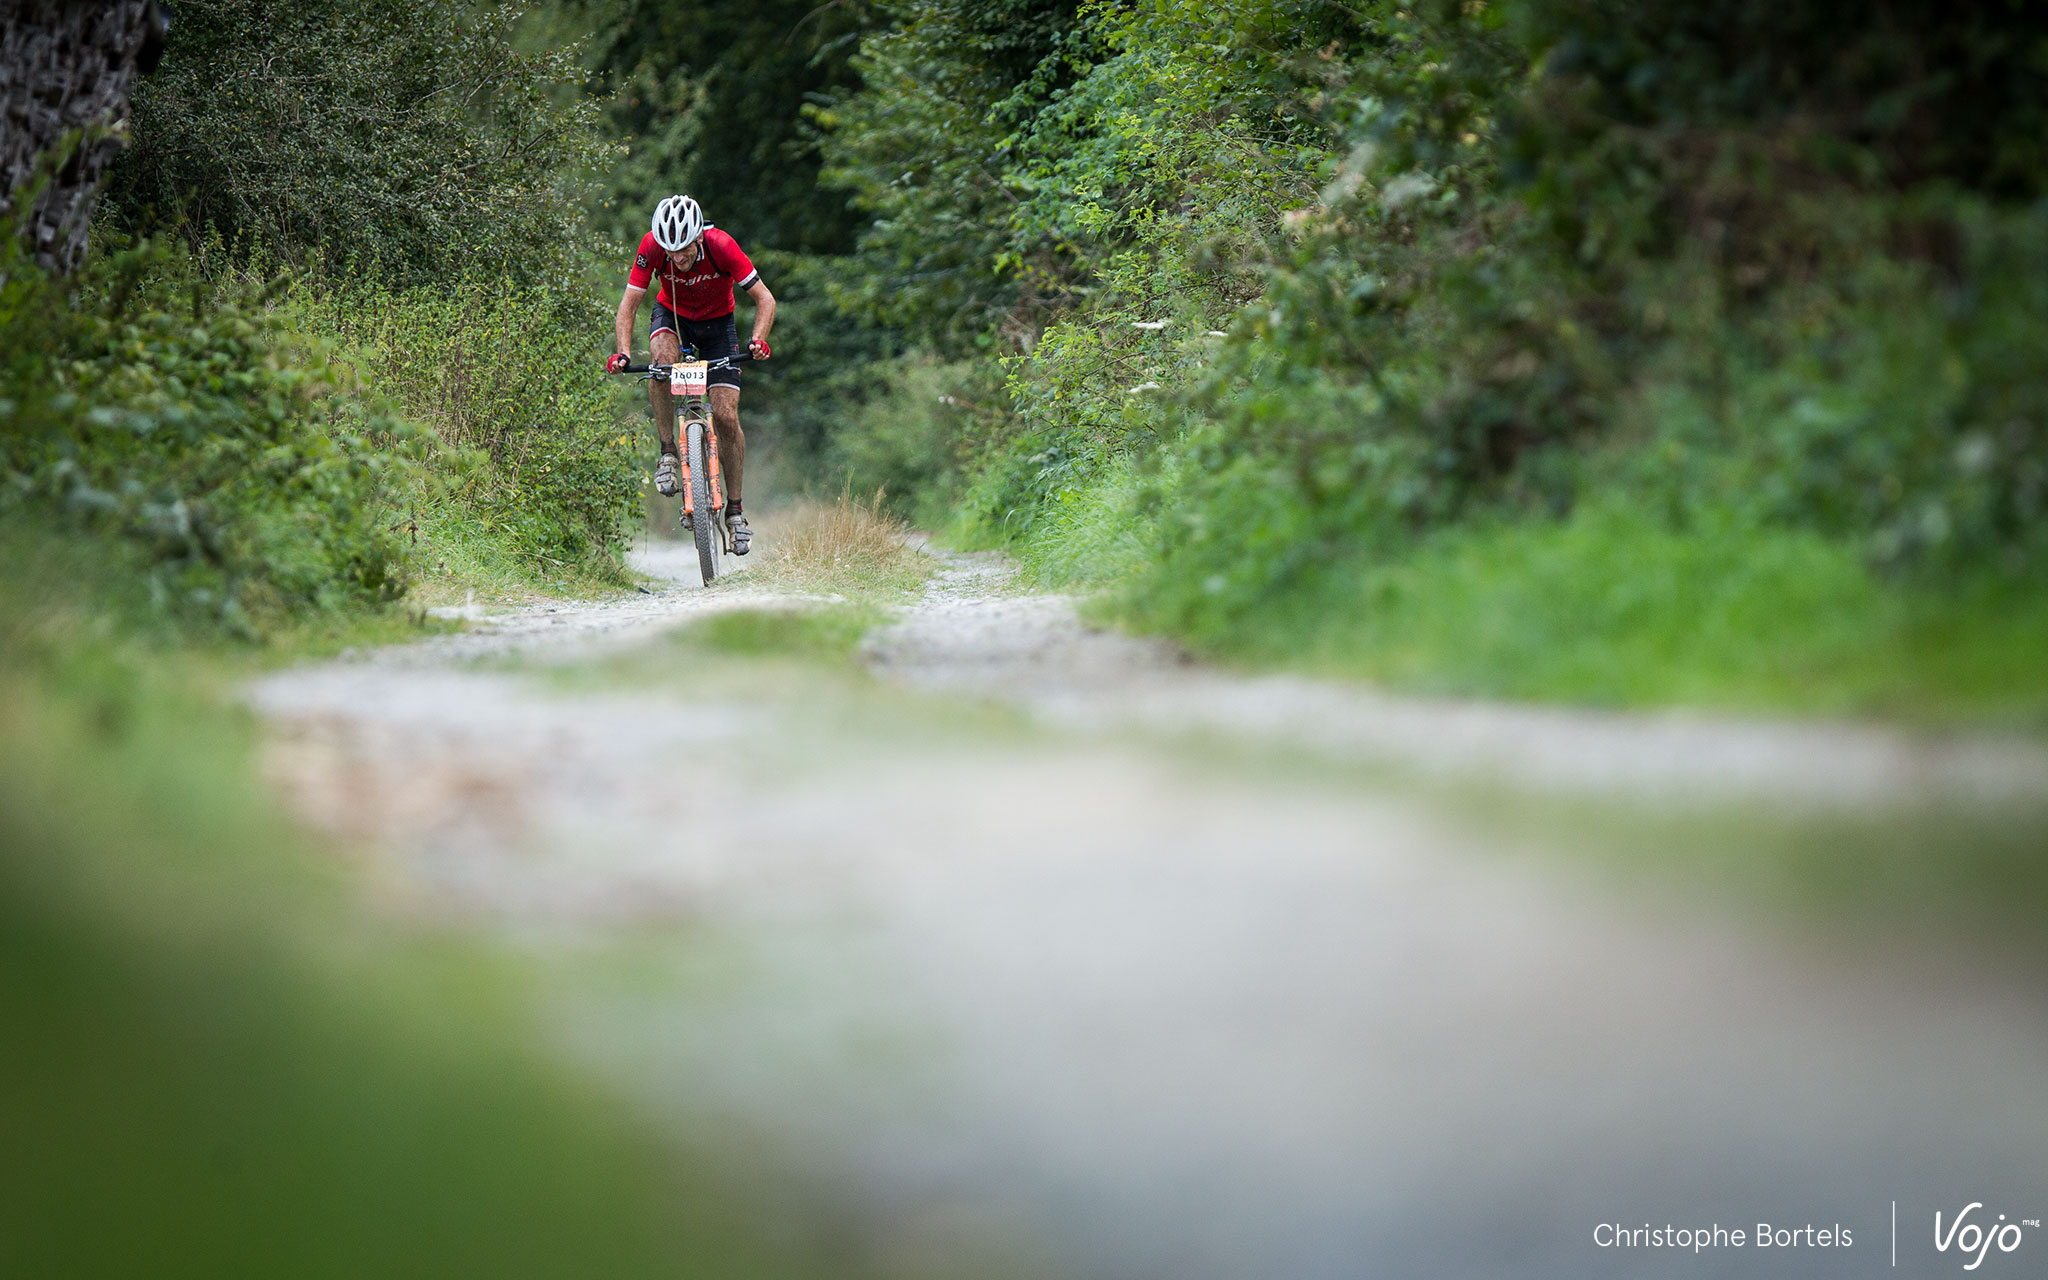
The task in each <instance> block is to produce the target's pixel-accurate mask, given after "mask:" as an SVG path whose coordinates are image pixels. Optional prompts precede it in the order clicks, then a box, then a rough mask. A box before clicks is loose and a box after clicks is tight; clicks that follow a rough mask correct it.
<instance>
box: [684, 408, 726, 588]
mask: <svg viewBox="0 0 2048 1280" xmlns="http://www.w3.org/2000/svg"><path fill="white" fill-rule="evenodd" d="M686 430H687V437H686V440H685V443H684V448H685V449H687V450H688V452H686V453H685V454H684V455H683V456H684V458H685V459H686V460H687V461H688V462H689V464H690V512H691V517H692V518H691V520H690V530H691V532H692V533H694V534H695V535H696V537H697V567H698V568H699V569H701V570H702V571H703V573H704V585H705V586H707V587H708V586H710V585H711V581H712V579H714V578H716V577H717V576H718V556H719V552H720V550H721V548H720V547H719V545H718V513H717V512H716V511H714V510H712V507H711V458H710V448H709V439H708V437H709V435H710V433H709V432H708V431H706V430H705V428H704V424H703V423H702V422H692V423H689V424H687V428H686Z"/></svg>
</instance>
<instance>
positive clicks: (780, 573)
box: [766, 489, 930, 592]
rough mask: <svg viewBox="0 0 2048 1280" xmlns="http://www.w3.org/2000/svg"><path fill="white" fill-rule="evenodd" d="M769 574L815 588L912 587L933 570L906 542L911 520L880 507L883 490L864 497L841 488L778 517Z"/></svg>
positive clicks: (792, 508) (890, 588)
mask: <svg viewBox="0 0 2048 1280" xmlns="http://www.w3.org/2000/svg"><path fill="white" fill-rule="evenodd" d="M775 523H776V529H775V533H776V537H775V554H774V558H773V559H771V560H770V561H769V562H768V564H767V566H766V569H767V572H768V575H769V576H770V577H773V578H776V579H778V580H781V581H783V582H786V583H789V584H790V585H793V586H795V585H801V586H805V587H809V588H811V589H813V590H821V589H829V590H846V589H848V588H852V589H855V590H860V589H867V590H876V589H881V590H890V591H905V592H907V591H911V590H914V589H915V588H916V587H917V585H918V584H919V583H921V582H922V581H924V578H925V575H926V574H927V573H928V572H929V571H930V570H929V564H928V561H927V560H926V559H925V557H924V556H923V555H921V554H919V553H918V552H917V551H916V550H914V549H913V548H911V547H910V546H908V545H906V544H905V542H904V539H905V537H906V536H907V535H908V534H909V533H910V526H908V525H906V524H904V523H903V521H901V520H899V519H897V518H896V517H895V516H893V515H891V514H889V513H888V512H886V511H884V510H882V492H881V490H879V489H878V490H876V491H875V496H874V497H873V498H872V499H870V500H868V501H866V502H863V501H861V500H860V499H858V498H855V497H854V496H853V495H852V493H851V492H850V491H845V490H842V491H841V492H840V494H839V498H838V500H837V501H835V502H829V503H828V502H815V501H811V500H808V499H806V500H804V501H801V502H798V503H796V504H794V505H793V506H791V507H789V508H788V509H787V512H786V514H784V515H782V517H781V518H780V519H778V520H777V521H776V522H775Z"/></svg>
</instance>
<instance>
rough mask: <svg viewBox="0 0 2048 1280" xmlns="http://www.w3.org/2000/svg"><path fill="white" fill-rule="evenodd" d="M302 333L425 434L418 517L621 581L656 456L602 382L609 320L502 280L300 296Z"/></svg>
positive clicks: (570, 295)
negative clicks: (428, 442)
mask: <svg viewBox="0 0 2048 1280" xmlns="http://www.w3.org/2000/svg"><path fill="white" fill-rule="evenodd" d="M292 314H293V315H294V316H295V317H297V319H298V321H299V323H301V324H302V325H303V326H304V327H305V328H308V329H310V330H312V331H315V332H320V333H326V334H331V335H333V336H334V337H335V338H337V339H338V340H339V341H340V342H341V343H343V344H344V349H345V351H346V352H347V353H348V360H349V361H350V362H352V363H353V364H354V372H355V377H356V379H357V381H358V382H359V383H360V384H362V385H365V386H369V387H374V388H376V389H377V390H378V391H379V392H381V393H383V394H385V395H388V396H390V397H392V398H393V399H394V400H396V402H397V403H398V404H399V405H400V406H402V408H403V410H404V412H405V414H406V415H407V417H408V418H410V419H411V420H413V421H416V422H419V423H422V424H424V425H426V426H428V427H430V428H432V436H431V439H432V442H433V444H432V449H431V452H430V454H429V456H428V461H429V464H430V465H429V473H428V475H427V476H426V477H425V478H424V480H423V482H422V484H421V485H420V486H419V487H418V488H417V489H416V490H415V494H414V500H413V509H412V515H413V519H414V520H415V521H416V522H417V523H418V524H420V525H423V526H426V527H427V528H428V530H429V533H430V535H431V534H432V533H433V532H434V530H435V529H436V528H437V527H445V526H448V525H457V526H465V527H468V528H471V529H473V530H474V531H475V532H476V533H478V534H481V535H483V536H484V537H485V538H486V539H487V540H488V541H489V542H491V543H493V544H495V545H497V546H498V547H500V548H502V549H503V550H504V551H507V552H509V553H511V554H512V555H514V556H516V557H521V558H524V559H526V560H529V561H532V562H536V563H537V564H543V565H549V566H553V567H554V568H555V569H557V570H560V569H562V568H567V567H578V568H580V569H582V570H583V571H584V572H596V573H598V574H600V575H601V576H610V577H613V578H614V579H616V578H617V577H618V575H619V573H620V572H621V565H622V560H623V555H624V551H625V548H626V545H627V542H628V528H629V524H630V522H631V521H633V520H634V519H635V518H636V517H637V515H638V513H639V502H640V485H641V473H642V467H643V464H644V460H645V458H646V456H647V455H648V453H650V452H651V449H652V446H651V444H649V443H647V442H645V441H643V440H642V439H641V438H640V437H641V435H642V432H643V428H641V427H640V426H638V425H635V424H636V423H638V422H640V421H642V420H644V418H645V411H644V409H643V408H640V407H638V405H637V404H636V401H635V398H634V397H635V393H637V391H638V388H637V386H634V387H630V389H629V388H628V386H624V385H619V384H618V382H617V380H613V382H612V383H607V381H606V379H605V377H604V375H603V373H602V372H601V371H600V368H599V365H598V357H597V355H596V352H598V351H600V350H602V349H604V334H605V333H606V332H607V330H608V328H609V321H610V318H611V317H610V309H609V308H608V307H606V306H605V305H604V304H603V302H602V301H601V300H600V299H598V298H596V297H594V296H592V295H591V294H590V293H589V292H587V291H585V292H556V291H554V290H551V289H549V288H546V287H543V286H521V285H518V284H516V283H514V282H513V281H512V280H510V279H509V278H500V279H498V280H496V281H484V280H473V281H472V280H465V281H462V282H459V283H457V284H455V285H453V286H422V287H416V288H412V289H405V290H391V289H386V288H383V287H381V286H379V285H377V284H375V283H368V282H366V283H359V284H356V285H354V286H347V287H334V288H327V289H320V288H312V289H308V290H306V291H304V292H302V293H301V294H300V295H298V296H297V297H296V298H295V300H294V303H293V307H292Z"/></svg>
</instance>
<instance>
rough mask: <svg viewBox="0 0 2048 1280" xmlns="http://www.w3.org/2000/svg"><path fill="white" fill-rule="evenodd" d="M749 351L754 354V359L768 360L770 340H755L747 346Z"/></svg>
mask: <svg viewBox="0 0 2048 1280" xmlns="http://www.w3.org/2000/svg"><path fill="white" fill-rule="evenodd" d="M747 350H748V351H750V352H752V353H753V356H754V359H756V360H766V359H767V358H768V339H766V338H756V339H754V340H753V341H752V342H749V343H748V344H747Z"/></svg>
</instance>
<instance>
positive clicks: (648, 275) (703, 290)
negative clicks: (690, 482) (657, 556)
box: [605, 195, 775, 555]
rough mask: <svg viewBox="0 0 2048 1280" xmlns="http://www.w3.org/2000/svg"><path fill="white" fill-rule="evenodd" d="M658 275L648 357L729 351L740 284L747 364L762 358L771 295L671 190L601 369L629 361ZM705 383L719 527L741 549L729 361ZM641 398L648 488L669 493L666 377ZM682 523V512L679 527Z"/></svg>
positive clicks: (745, 539)
mask: <svg viewBox="0 0 2048 1280" xmlns="http://www.w3.org/2000/svg"><path fill="white" fill-rule="evenodd" d="M657 275H658V276H660V277H661V290H660V292H659V293H657V294H656V295H655V298H654V311H653V313H652V314H651V315H650V316H649V317H648V320H647V329H648V333H647V349H648V351H649V352H650V353H651V358H652V360H653V362H654V363H656V364H673V363H675V361H676V360H677V359H678V358H679V356H680V355H681V353H682V348H683V346H684V344H685V343H687V344H688V345H689V346H691V347H694V348H696V351H697V358H698V359H700V360H714V361H715V360H718V359H721V358H723V357H726V356H731V355H736V354H738V351H739V329H738V327H737V326H736V325H735V324H734V323H733V312H734V310H735V309H736V308H735V303H734V301H733V289H734V287H735V286H737V287H738V288H741V289H745V290H746V291H747V296H748V297H750V298H752V299H753V300H754V336H753V339H752V340H751V341H750V342H748V344H747V346H748V349H749V350H750V351H751V352H752V354H753V358H754V359H756V360H766V359H767V358H768V331H769V330H770V329H773V328H774V327H775V295H774V294H772V293H770V292H768V286H767V285H765V284H762V283H761V273H760V272H758V271H756V270H754V264H753V263H752V262H750V261H748V260H747V255H746V253H745V252H744V251H742V250H741V249H740V246H739V242H738V241H736V240H734V239H733V238H732V237H731V236H729V235H727V234H726V233H725V232H723V231H720V230H719V229H718V228H717V227H714V226H712V225H710V224H709V223H707V222H705V221H704V211H703V210H702V209H700V208H698V207H697V202H696V201H695V200H692V199H690V197H688V196H682V195H676V196H670V197H668V198H667V199H666V200H663V201H662V202H661V203H660V204H659V205H657V206H656V207H655V210H654V225H653V228H652V229H651V230H649V231H648V233H647V234H646V235H645V236H642V237H641V238H640V250H639V252H638V253H636V254H635V255H634V256H633V269H632V271H631V272H630V273H629V274H628V275H627V277H626V292H625V294H624V295H623V296H622V297H620V299H619V314H618V322H617V331H616V335H615V336H616V337H617V339H618V342H617V347H616V352H617V354H615V355H613V356H612V358H611V359H610V360H609V361H608V362H606V365H605V367H606V368H607V369H609V370H611V371H612V372H614V373H616V372H618V371H619V370H620V369H623V368H625V367H626V366H627V365H628V364H630V363H632V359H631V357H632V352H633V317H634V316H635V315H636V314H638V313H639V310H640V299H641V298H643V297H645V296H646V294H647V284H648V281H650V280H652V279H653V278H654V277H655V276H657ZM708 381H709V384H710V397H711V417H712V421H713V422H714V423H715V424H716V426H717V430H718V465H719V469H720V470H721V471H723V472H724V473H725V494H726V503H725V523H726V527H727V528H728V529H729V530H730V531H731V532H732V549H733V552H734V553H735V554H737V555H745V554H747V550H748V547H749V545H750V544H751V542H752V541H753V534H752V533H751V532H750V531H749V530H748V529H747V519H746V517H745V516H744V515H742V514H740V472H741V469H742V468H743V467H744V466H745V464H746V457H747V437H746V435H745V433H744V432H742V431H741V430H740V371H739V370H738V369H737V368H734V367H731V366H728V367H726V368H723V369H713V370H712V371H711V375H710V378H709V380H708ZM647 399H648V403H649V404H650V405H652V406H653V409H654V429H655V434H656V435H657V436H659V437H660V440H661V459H660V461H659V463H658V464H657V465H656V467H655V471H654V487H655V489H656V490H658V491H659V492H661V493H663V494H667V495H673V494H674V493H675V492H676V490H677V489H678V488H679V487H680V472H681V462H680V459H679V458H678V457H677V455H676V414H675V402H674V399H673V398H672V397H671V396H670V394H669V389H668V383H666V382H664V381H662V380H661V379H660V378H655V379H653V380H652V381H650V382H648V384H647ZM689 521H690V515H689V513H688V512H685V513H684V514H683V522H684V525H685V527H688V525H689Z"/></svg>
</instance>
